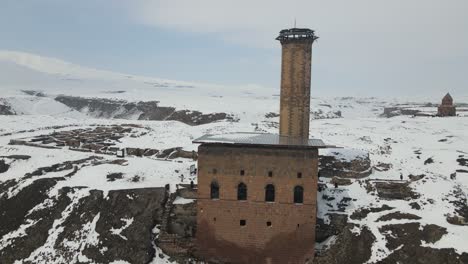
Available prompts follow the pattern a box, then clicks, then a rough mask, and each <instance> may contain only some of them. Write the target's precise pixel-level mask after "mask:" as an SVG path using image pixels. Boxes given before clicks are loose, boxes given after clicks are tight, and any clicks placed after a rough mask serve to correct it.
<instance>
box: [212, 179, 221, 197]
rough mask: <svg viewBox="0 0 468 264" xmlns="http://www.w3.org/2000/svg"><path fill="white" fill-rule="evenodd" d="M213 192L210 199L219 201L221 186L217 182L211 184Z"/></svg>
mask: <svg viewBox="0 0 468 264" xmlns="http://www.w3.org/2000/svg"><path fill="white" fill-rule="evenodd" d="M210 187H211V192H210V197H211V199H219V185H218V183H217V182H215V181H213V182H211V186H210Z"/></svg>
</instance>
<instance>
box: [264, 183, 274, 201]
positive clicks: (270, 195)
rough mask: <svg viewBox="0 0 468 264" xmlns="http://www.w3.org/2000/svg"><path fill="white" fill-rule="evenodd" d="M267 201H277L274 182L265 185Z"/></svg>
mask: <svg viewBox="0 0 468 264" xmlns="http://www.w3.org/2000/svg"><path fill="white" fill-rule="evenodd" d="M265 201H266V202H274V201H275V186H274V185H273V184H268V185H267V186H266V187H265Z"/></svg>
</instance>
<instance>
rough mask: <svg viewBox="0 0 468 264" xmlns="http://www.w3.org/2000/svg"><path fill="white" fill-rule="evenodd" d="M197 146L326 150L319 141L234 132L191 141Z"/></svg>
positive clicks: (208, 135) (325, 146)
mask: <svg viewBox="0 0 468 264" xmlns="http://www.w3.org/2000/svg"><path fill="white" fill-rule="evenodd" d="M193 143H199V144H224V145H252V146H276V147H300V148H328V147H333V146H327V145H325V143H323V141H322V140H321V139H301V138H294V137H286V136H280V135H278V134H267V133H249V132H236V133H227V134H219V135H210V134H207V135H204V136H202V137H199V138H197V139H195V140H193Z"/></svg>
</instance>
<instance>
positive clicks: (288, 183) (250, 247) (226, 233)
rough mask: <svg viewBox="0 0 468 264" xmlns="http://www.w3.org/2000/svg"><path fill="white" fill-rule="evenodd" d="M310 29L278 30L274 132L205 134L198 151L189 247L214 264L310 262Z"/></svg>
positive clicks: (314, 160)
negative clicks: (276, 124) (278, 89)
mask: <svg viewBox="0 0 468 264" xmlns="http://www.w3.org/2000/svg"><path fill="white" fill-rule="evenodd" d="M316 39H317V37H316V36H315V34H314V31H313V30H310V29H302V28H292V29H285V30H282V31H281V32H280V35H279V36H278V37H277V40H279V41H280V42H281V44H282V66H281V100H280V101H281V102H280V126H279V127H280V129H279V134H266V133H233V134H224V135H205V136H203V137H201V138H198V139H196V140H194V143H199V144H200V146H199V148H198V154H199V157H198V201H197V234H196V239H197V250H198V255H200V257H201V258H202V259H204V260H206V261H209V262H215V263H255V264H262V263H267V264H276V263H278V264H287V263H294V264H296V263H311V262H312V260H313V258H314V251H315V250H314V247H315V224H316V216H317V181H318V150H319V149H320V148H326V147H327V146H326V145H325V144H324V143H323V141H322V140H320V139H309V120H310V78H311V59H312V43H313V42H314V41H315V40H316Z"/></svg>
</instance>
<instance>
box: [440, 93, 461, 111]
mask: <svg viewBox="0 0 468 264" xmlns="http://www.w3.org/2000/svg"><path fill="white" fill-rule="evenodd" d="M437 110H438V111H437V115H438V116H456V115H457V110H456V108H455V106H454V105H453V98H452V96H451V95H450V94H449V93H447V94H446V95H445V96H444V98H442V104H441V105H440V106H439V107H438V109H437Z"/></svg>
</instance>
